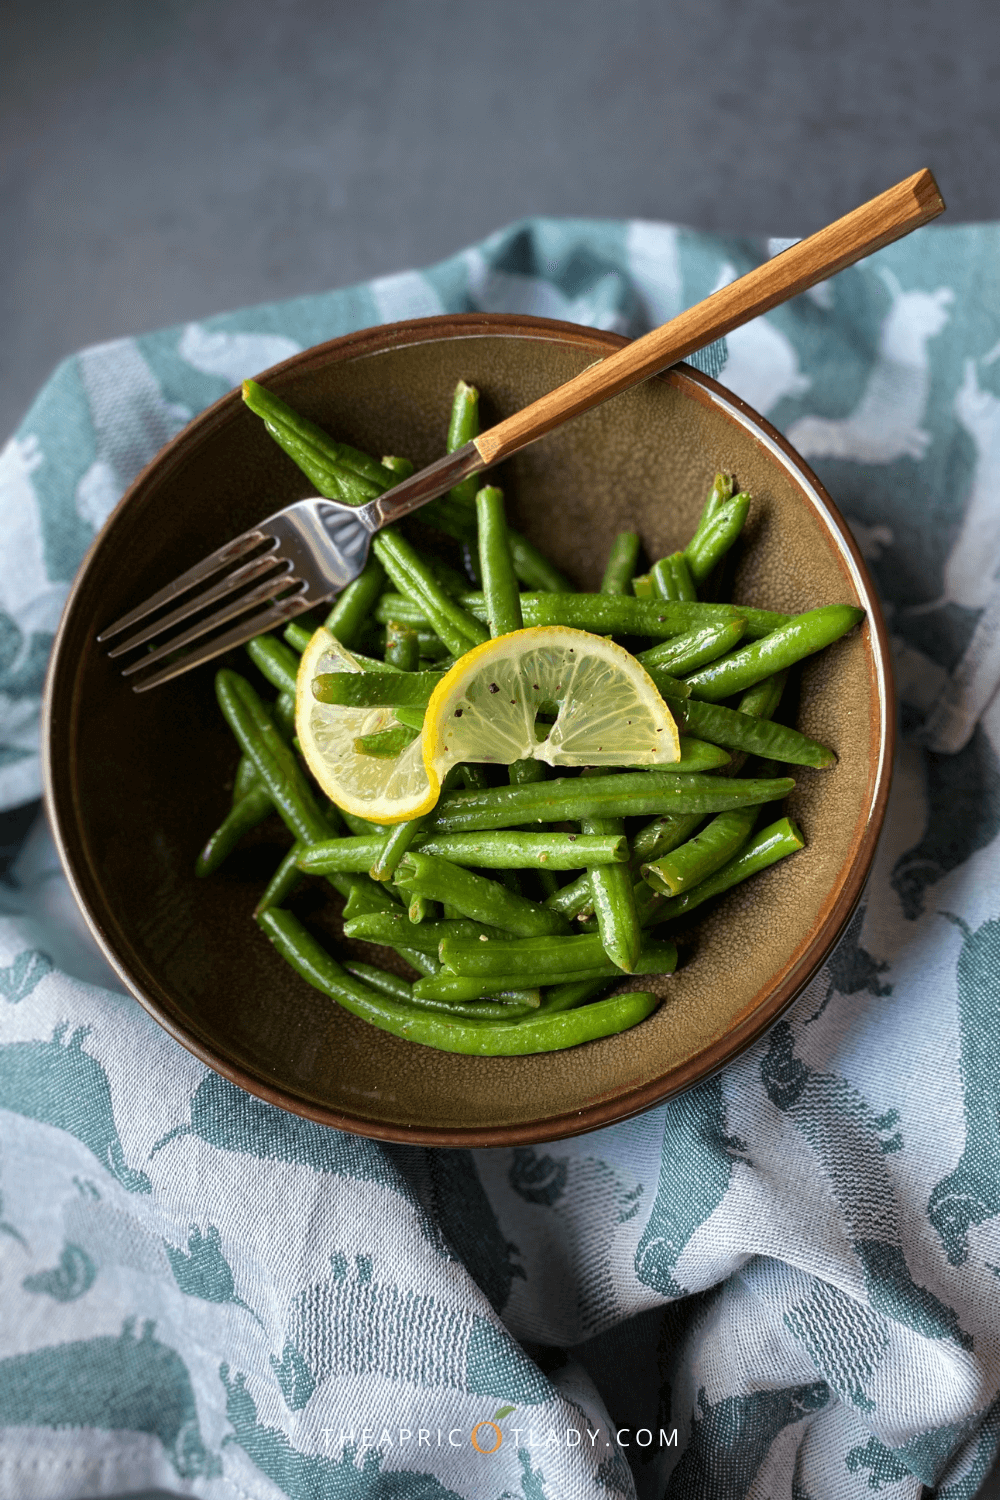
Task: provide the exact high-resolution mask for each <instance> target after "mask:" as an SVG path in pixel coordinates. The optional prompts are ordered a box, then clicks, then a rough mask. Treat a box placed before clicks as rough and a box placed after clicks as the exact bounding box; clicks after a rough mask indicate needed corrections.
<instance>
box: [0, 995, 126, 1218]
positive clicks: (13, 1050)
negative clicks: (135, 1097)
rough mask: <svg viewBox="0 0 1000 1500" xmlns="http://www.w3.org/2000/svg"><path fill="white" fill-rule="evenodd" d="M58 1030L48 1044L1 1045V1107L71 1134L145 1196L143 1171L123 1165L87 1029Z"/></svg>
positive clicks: (123, 1182) (105, 1081) (106, 1087)
mask: <svg viewBox="0 0 1000 1500" xmlns="http://www.w3.org/2000/svg"><path fill="white" fill-rule="evenodd" d="M68 1031H70V1027H69V1023H66V1024H65V1025H62V1026H57V1027H56V1030H55V1031H54V1033H53V1035H52V1040H51V1041H50V1042H8V1043H7V1044H6V1046H0V1109H10V1110H13V1111H14V1113H15V1114H19V1115H26V1116H27V1118H28V1119H29V1120H39V1121H41V1122H42V1124H45V1125H53V1126H55V1127H56V1129H58V1130H66V1131H68V1132H69V1133H70V1135H75V1136H76V1138H77V1140H79V1141H81V1142H82V1143H83V1145H85V1146H86V1147H87V1148H88V1150H90V1151H92V1152H93V1153H94V1155H95V1156H96V1157H97V1159H98V1161H99V1162H100V1163H101V1165H102V1166H103V1167H106V1168H107V1170H108V1171H109V1172H110V1173H111V1174H112V1176H114V1177H115V1178H116V1179H117V1180H118V1181H119V1182H120V1183H121V1185H122V1187H123V1188H125V1190H126V1192H129V1193H148V1192H149V1191H150V1181H149V1178H148V1177H147V1176H146V1174H145V1172H141V1171H138V1170H137V1169H135V1168H133V1167H129V1166H127V1165H126V1162H125V1154H124V1152H123V1150H122V1143H121V1140H120V1139H119V1136H118V1130H117V1128H116V1126H115V1114H114V1108H113V1106H112V1103H111V1089H110V1086H109V1084H108V1075H107V1074H106V1073H105V1071H104V1069H103V1068H102V1067H101V1065H100V1063H99V1062H98V1061H97V1059H96V1058H93V1057H91V1056H90V1054H89V1053H88V1052H85V1051H84V1050H83V1041H84V1038H85V1037H86V1036H87V1035H88V1034H89V1031H90V1028H89V1026H78V1027H77V1028H76V1029H75V1030H74V1031H71V1032H70V1036H69V1040H68V1041H66V1040H64V1038H65V1037H66V1033H67V1032H68Z"/></svg>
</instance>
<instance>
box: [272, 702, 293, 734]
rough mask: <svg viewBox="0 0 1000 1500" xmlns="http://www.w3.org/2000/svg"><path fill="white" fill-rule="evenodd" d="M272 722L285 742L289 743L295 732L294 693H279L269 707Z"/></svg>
mask: <svg viewBox="0 0 1000 1500" xmlns="http://www.w3.org/2000/svg"><path fill="white" fill-rule="evenodd" d="M271 713H272V715H273V716H274V723H275V726H276V728H277V730H278V733H279V734H280V735H281V738H282V739H283V740H284V741H285V743H286V744H291V742H292V738H293V736H294V734H295V695H294V693H279V694H278V696H277V698H276V699H275V700H274V704H273V705H272V708H271Z"/></svg>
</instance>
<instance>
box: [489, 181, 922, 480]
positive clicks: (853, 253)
mask: <svg viewBox="0 0 1000 1500" xmlns="http://www.w3.org/2000/svg"><path fill="white" fill-rule="evenodd" d="M943 210H944V202H943V200H942V198H941V194H940V193H939V192H938V186H937V183H936V182H935V181H934V178H933V176H932V175H931V173H930V172H928V171H923V172H916V173H914V175H913V176H912V177H907V178H906V180H905V181H904V182H898V183H897V184H896V186H895V187H891V188H889V190H888V191H887V192H885V193H880V194H879V195H878V197H877V198H872V199H871V200H870V202H868V203H863V204H862V205H861V207H860V208H856V209H854V210H853V212H851V213H849V214H845V215H844V217H843V218H842V219H837V220H836V221H835V222H834V223H833V224H828V225H827V227H826V228H825V229H821V230H819V231H818V233H816V234H811V235H810V236H809V238H808V239H805V240H800V241H799V242H798V244H797V245H792V246H791V247H790V248H789V249H787V250H783V251H782V252H781V254H780V255H776V256H774V257H773V259H771V260H769V261H766V262H765V264H764V265H762V266H757V268H756V269H755V270H753V271H749V272H748V273H747V275H746V276H741V277H740V278H739V280H738V281H734V282H731V283H730V285H729V286H725V287H723V288H722V289H721V291H718V292H713V293H712V295H711V296H710V297H706V298H705V300H704V301H703V302H699V303H697V304H696V305H695V306H694V307H689V308H688V309H687V311H686V312H682V313H680V314H679V315H678V316H677V317H676V318H671V320H670V322H669V323H664V324H663V326H662V327H661V328H654V329H653V331H652V333H647V334H645V335H644V337H643V338H641V339H636V340H635V341H634V342H633V343H631V344H627V345H626V347H625V348H624V349H619V350H618V352H617V353H616V354H610V355H608V357H607V358H606V359H602V360H600V361H599V362H598V363H597V364H596V365H591V366H590V367H589V368H588V369H586V370H582V371H581V373H580V374H579V375H576V376H574V378H573V379H572V380H567V381H566V383H565V384H564V385H560V386H557V388H556V389H555V390H554V391H549V393H548V394H547V395H545V396H542V397H540V398H539V399H538V400H537V401H533V402H532V403H531V405H530V406H526V407H524V408H523V409H522V410H521V411H519V412H515V413H514V415H513V416H512V417H507V418H506V420H505V421H503V422H498V423H497V425H496V426H495V427H491V428H490V429H489V431H488V432H484V433H482V434H481V435H480V436H479V437H477V438H476V439H475V440H474V441H475V446H476V448H477V449H478V451H479V454H480V456H481V457H482V459H483V460H484V463H485V464H495V463H499V462H500V460H501V459H503V458H507V457H508V456H509V455H510V454H511V453H516V452H517V451H518V449H519V448H524V447H526V446H527V444H528V443H533V442H534V441H535V439H536V438H540V437H542V436H543V435H544V434H545V433H546V432H551V430H552V428H553V427H558V426H559V425H560V424H561V423H562V422H566V421H568V420H569V418H570V417H575V416H578V415H579V414H580V413H581V412H585V411H588V410H589V409H590V407H592V406H597V405H599V404H600V402H602V401H607V399H608V398H609V396H616V395H617V394H618V392H619V391H624V390H627V389H628V387H629V386H631V385H637V384H638V383H639V382H640V381H642V380H646V379H648V378H649V376H650V375H655V374H656V373H657V371H658V370H664V369H666V367H667V366H668V365H673V364H676V363H677V361H678V360H679V359H684V357H685V356H686V355H688V354H692V353H694V351H695V350H696V349H703V348H704V347H705V345H706V344H710V343H711V342H712V341H713V339H717V338H721V337H722V336H723V334H726V333H730V332H731V331H732V330H733V329H734V328H739V327H741V325H742V324H744V323H749V322H750V320H751V318H756V317H759V316H760V314H761V313H766V312H768V311H769V310H770V309H771V308H772V307H777V306H778V304H779V303H781V302H786V301H787V300H788V298H789V297H794V296H796V295H797V294H798V293H799V292H805V291H808V289H809V287H811V286H815V285H816V283H817V282H818V281H824V280H825V279H826V278H827V277H828V276H833V275H834V274H835V272H837V271H842V270H843V269H844V267H845V266H850V265H853V264H854V262H855V261H857V260H860V259H861V258H862V256H864V255H870V254H871V253H872V252H873V251H875V250H880V249H881V248H882V246H883V245H889V244H891V243H892V241H893V240H898V239H901V238H902V237H903V235H904V234H909V233H910V231H911V230H912V229H918V228H919V227H920V225H921V224H926V223H927V222H928V221H929V220H930V219H935V218H937V216H938V214H939V213H941V212H943Z"/></svg>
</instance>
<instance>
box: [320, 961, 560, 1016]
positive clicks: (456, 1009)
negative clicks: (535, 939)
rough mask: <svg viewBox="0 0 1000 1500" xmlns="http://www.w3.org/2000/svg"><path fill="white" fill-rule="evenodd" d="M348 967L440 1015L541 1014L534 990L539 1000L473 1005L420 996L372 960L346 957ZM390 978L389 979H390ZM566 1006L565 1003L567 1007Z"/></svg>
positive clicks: (379, 990) (396, 995)
mask: <svg viewBox="0 0 1000 1500" xmlns="http://www.w3.org/2000/svg"><path fill="white" fill-rule="evenodd" d="M344 968H345V969H346V970H347V972H348V973H349V974H353V975H354V976H355V978H356V979H360V980H361V981H362V982H363V983H364V984H367V985H369V986H370V987H371V988H372V989H373V990H375V991H377V993H378V994H380V995H388V996H389V998H390V999H392V1000H402V1001H403V1002H404V1004H406V1005H411V1006H413V1008H414V1009H415V1010H422V1011H429V1012H431V1013H435V1012H436V1013H437V1014H438V1015H444V1016H450V1017H451V1018H452V1019H453V1020H454V1019H455V1018H456V1017H462V1018H464V1019H465V1020H468V1021H511V1020H514V1019H515V1018H516V1017H517V1016H530V1015H536V1014H538V1012H539V1010H540V1006H539V1004H538V1002H537V1000H536V997H535V995H534V994H532V996H531V999H532V1001H534V1002H535V1003H533V1004H532V1003H529V1002H528V1000H527V999H525V998H523V996H522V998H521V999H519V1000H515V999H513V998H508V999H506V1000H502V999H501V1000H497V1001H493V1000H477V1001H473V1002H472V1004H471V1005H458V1004H456V1003H454V1002H450V1001H447V1000H429V999H428V998H427V997H426V996H423V997H421V998H420V999H417V997H416V996H415V995H414V993H413V986H412V985H411V984H408V983H407V981H406V980H405V979H397V978H396V976H395V974H387V973H386V972H385V970H384V969H376V968H373V967H372V965H371V964H362V963H357V962H355V961H353V960H352V961H351V962H347V961H346V960H345V963H344ZM387 980H388V981H389V982H388V983H386V981H387ZM564 1008H565V1007H564Z"/></svg>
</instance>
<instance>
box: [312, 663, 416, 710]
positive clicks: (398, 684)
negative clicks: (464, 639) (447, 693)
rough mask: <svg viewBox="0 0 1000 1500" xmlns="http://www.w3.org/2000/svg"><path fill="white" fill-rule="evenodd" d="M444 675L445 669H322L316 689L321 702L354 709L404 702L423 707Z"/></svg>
mask: <svg viewBox="0 0 1000 1500" xmlns="http://www.w3.org/2000/svg"><path fill="white" fill-rule="evenodd" d="M443 677H444V673H443V672H384V671H383V672H319V673H318V674H317V675H316V676H315V677H314V678H313V684H312V690H313V697H314V698H315V699H316V701H317V702H318V703H342V704H345V705H346V706H348V707H350V708H382V707H389V706H391V707H395V706H396V705H397V704H400V703H403V704H407V705H414V704H415V705H418V706H419V707H421V708H423V707H426V705H427V702H428V700H429V699H430V696H431V694H432V693H433V691H434V689H435V688H436V687H437V685H438V683H439V682H440V681H441V679H442V678H443Z"/></svg>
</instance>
